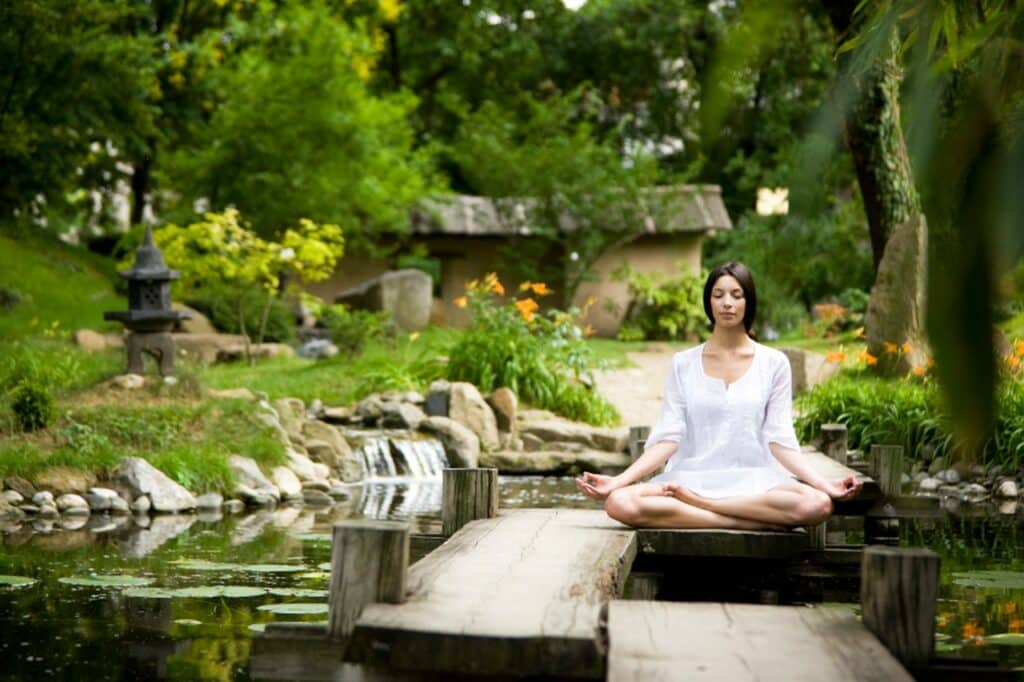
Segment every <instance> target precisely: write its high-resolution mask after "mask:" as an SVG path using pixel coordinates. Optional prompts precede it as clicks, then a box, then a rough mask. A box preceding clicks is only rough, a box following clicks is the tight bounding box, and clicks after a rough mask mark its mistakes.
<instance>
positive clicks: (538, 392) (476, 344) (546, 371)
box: [448, 274, 618, 424]
mask: <svg viewBox="0 0 1024 682" xmlns="http://www.w3.org/2000/svg"><path fill="white" fill-rule="evenodd" d="M528 290H529V291H530V292H531V293H532V294H534V295H538V296H542V295H546V294H548V293H550V290H549V289H548V288H547V287H546V286H545V285H543V284H530V283H529V282H527V283H525V284H524V285H523V287H521V291H523V292H526V291H528ZM494 294H497V295H499V296H500V295H503V294H504V288H503V287H502V286H501V283H500V282H499V281H498V279H497V277H496V276H495V275H493V274H490V275H488V276H487V277H486V278H484V280H483V281H482V282H477V281H473V282H470V284H469V286H468V288H467V295H466V296H463V297H460V298H459V299H456V304H457V305H461V306H466V307H469V309H470V311H471V312H472V314H473V316H472V322H471V323H470V326H469V328H468V329H467V330H466V331H465V333H464V334H463V335H462V336H461V338H459V339H458V341H457V342H456V343H455V346H454V347H453V348H452V349H451V351H450V353H449V360H448V378H449V379H452V380H454V381H468V382H471V383H473V384H476V385H477V386H478V387H479V388H480V390H481V391H484V392H488V391H492V390H494V389H495V388H498V387H500V386H507V387H509V388H510V389H512V390H513V391H515V393H516V394H517V395H518V396H519V397H520V398H521V399H522V400H524V401H526V402H528V403H531V404H533V405H536V406H537V407H541V408H544V409H548V410H551V411H553V412H556V413H558V414H562V415H564V416H566V417H569V418H570V419H578V420H583V421H587V422H590V423H592V424H612V423H615V422H616V421H617V419H618V415H617V413H616V412H615V408H614V407H612V405H611V404H610V403H609V402H608V401H607V400H605V399H604V398H603V397H601V396H600V395H599V394H598V393H596V392H594V391H592V390H591V389H590V388H589V387H588V384H589V385H592V384H593V382H592V381H586V382H585V381H584V380H589V379H590V378H591V377H590V372H591V367H592V365H593V363H594V360H593V355H592V351H591V350H590V348H589V347H588V346H587V344H586V343H585V342H584V331H583V330H582V329H581V328H580V327H579V326H577V325H576V323H575V322H574V315H575V314H576V311H574V310H570V311H569V312H563V311H560V310H549V311H547V312H546V313H544V314H540V313H538V312H537V310H538V308H539V305H538V304H537V302H536V301H535V300H534V299H533V298H532V297H528V298H522V299H518V300H511V301H508V302H507V303H505V304H497V303H496V302H495V301H494V299H493V295H494Z"/></svg>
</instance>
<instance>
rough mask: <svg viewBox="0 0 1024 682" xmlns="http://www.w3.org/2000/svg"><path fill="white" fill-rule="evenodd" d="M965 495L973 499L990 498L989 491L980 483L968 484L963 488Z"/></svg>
mask: <svg viewBox="0 0 1024 682" xmlns="http://www.w3.org/2000/svg"><path fill="white" fill-rule="evenodd" d="M963 492H964V495H966V496H967V497H970V498H971V499H979V498H983V497H988V489H987V488H985V486H983V485H981V484H980V483H968V484H966V485H964V486H963Z"/></svg>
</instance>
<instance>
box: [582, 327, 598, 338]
mask: <svg viewBox="0 0 1024 682" xmlns="http://www.w3.org/2000/svg"><path fill="white" fill-rule="evenodd" d="M596 331H597V330H596V329H594V328H593V327H592V326H591V325H589V324H588V325H587V326H586V327H584V328H583V336H590V335H592V334H593V333H594V332H596Z"/></svg>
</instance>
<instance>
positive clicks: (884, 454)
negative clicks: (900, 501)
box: [871, 445, 903, 497]
mask: <svg viewBox="0 0 1024 682" xmlns="http://www.w3.org/2000/svg"><path fill="white" fill-rule="evenodd" d="M871 476H872V477H873V478H874V479H875V480H876V481H878V487H879V488H881V489H882V494H883V495H885V496H886V497H898V496H899V494H900V492H901V491H902V489H903V482H902V481H901V480H900V479H901V477H902V476H903V446H902V445H872V446H871Z"/></svg>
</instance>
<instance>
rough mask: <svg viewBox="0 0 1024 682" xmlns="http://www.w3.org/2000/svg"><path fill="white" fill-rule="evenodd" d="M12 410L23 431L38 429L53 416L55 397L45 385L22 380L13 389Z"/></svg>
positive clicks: (43, 426) (44, 425)
mask: <svg viewBox="0 0 1024 682" xmlns="http://www.w3.org/2000/svg"><path fill="white" fill-rule="evenodd" d="M11 410H12V411H13V412H14V416H15V419H17V421H18V425H19V426H21V429H22V431H38V430H39V429H43V428H46V426H47V424H49V423H50V420H51V419H52V418H53V397H52V396H51V395H50V391H49V390H48V389H47V388H46V387H45V386H40V385H38V384H32V383H28V382H22V383H20V384H18V385H17V386H16V387H15V388H14V390H13V391H11Z"/></svg>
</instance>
